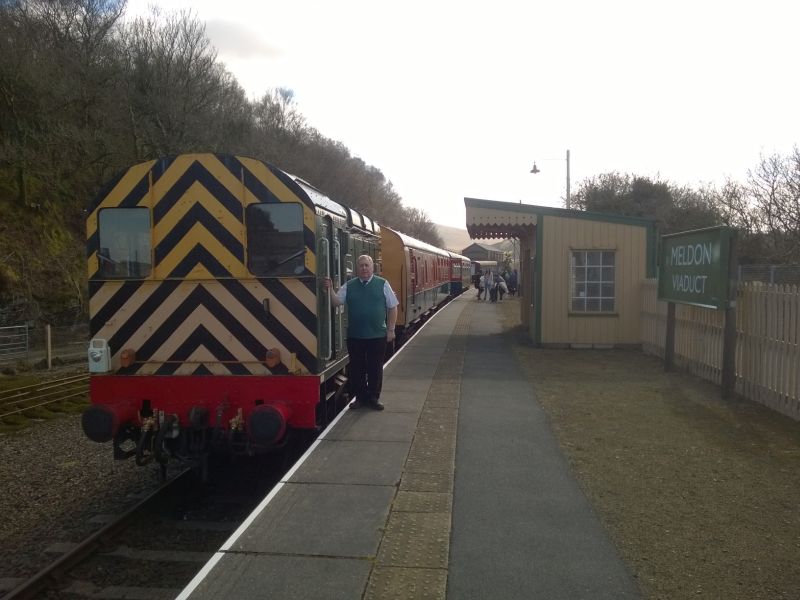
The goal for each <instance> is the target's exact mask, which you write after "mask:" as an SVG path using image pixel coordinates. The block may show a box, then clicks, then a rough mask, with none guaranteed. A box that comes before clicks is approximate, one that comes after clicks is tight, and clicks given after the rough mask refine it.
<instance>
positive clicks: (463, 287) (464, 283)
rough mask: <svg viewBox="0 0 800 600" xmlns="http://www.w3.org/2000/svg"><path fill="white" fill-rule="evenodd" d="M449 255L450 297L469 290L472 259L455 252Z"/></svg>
mask: <svg viewBox="0 0 800 600" xmlns="http://www.w3.org/2000/svg"><path fill="white" fill-rule="evenodd" d="M448 254H449V255H450V296H451V297H453V298H455V297H456V296H458V295H460V294H463V293H464V292H466V291H467V290H468V289H469V286H470V283H471V282H472V273H471V269H472V259H470V258H469V257H467V256H463V255H461V254H456V253H455V252H448Z"/></svg>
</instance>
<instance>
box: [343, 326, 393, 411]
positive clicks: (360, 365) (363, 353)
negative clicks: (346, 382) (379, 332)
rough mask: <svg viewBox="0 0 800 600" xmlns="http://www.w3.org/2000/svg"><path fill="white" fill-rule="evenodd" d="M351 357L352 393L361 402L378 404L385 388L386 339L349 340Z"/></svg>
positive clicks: (348, 349) (348, 346) (348, 350)
mask: <svg viewBox="0 0 800 600" xmlns="http://www.w3.org/2000/svg"><path fill="white" fill-rule="evenodd" d="M347 352H348V353H349V355H350V367H349V373H350V393H351V394H353V395H355V396H356V397H358V400H359V401H360V402H377V401H378V398H380V396H381V387H382V386H383V356H384V354H385V353H386V338H385V337H380V338H373V339H369V340H360V339H356V338H347Z"/></svg>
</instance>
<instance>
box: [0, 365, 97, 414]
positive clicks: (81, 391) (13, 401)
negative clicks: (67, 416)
mask: <svg viewBox="0 0 800 600" xmlns="http://www.w3.org/2000/svg"><path fill="white" fill-rule="evenodd" d="M88 393H89V374H88V373H79V374H76V375H70V376H68V377H62V378H60V379H51V380H49V381H43V382H40V383H35V384H32V385H26V386H22V387H17V388H12V389H8V390H3V391H0V419H3V418H5V417H10V416H12V415H19V414H25V413H30V412H31V411H33V410H35V409H37V408H43V407H47V406H51V405H54V404H57V403H59V402H64V401H75V400H80V399H83V398H86V397H87V395H88Z"/></svg>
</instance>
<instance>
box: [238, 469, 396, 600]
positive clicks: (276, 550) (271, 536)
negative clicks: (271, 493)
mask: <svg viewBox="0 0 800 600" xmlns="http://www.w3.org/2000/svg"><path fill="white" fill-rule="evenodd" d="M394 494H395V488H394V487H387V486H371V485H322V484H313V485H309V484H292V483H287V484H285V485H284V486H283V488H281V490H280V492H279V493H278V494H277V495H276V496H275V498H273V500H272V502H271V503H270V504H269V505H268V506H267V507H266V508H265V509H264V510H263V511H262V513H261V514H260V515H259V517H258V519H256V520H255V521H254V522H253V524H252V525H251V526H250V527H249V528H248V529H247V531H245V532H244V533H243V534H242V535H241V536H240V537H239V539H238V540H236V542H234V543H233V545H232V546H231V551H233V552H255V553H261V554H264V553H268V554H297V555H303V556H338V557H344V558H368V557H373V556H375V554H376V553H377V551H378V544H379V543H380V540H381V535H382V534H383V529H384V526H385V525H386V519H387V516H388V514H389V505H390V504H391V502H392V498H394ZM300 597H302V596H300Z"/></svg>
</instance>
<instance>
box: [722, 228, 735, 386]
mask: <svg viewBox="0 0 800 600" xmlns="http://www.w3.org/2000/svg"><path fill="white" fill-rule="evenodd" d="M738 262H739V259H738V255H737V252H736V232H735V231H732V232H731V239H730V251H729V252H728V304H727V306H726V307H725V329H724V330H723V334H722V399H723V400H728V399H729V398H732V397H733V396H734V394H735V392H736V288H737V284H736V272H737V267H738V265H737V263H738Z"/></svg>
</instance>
